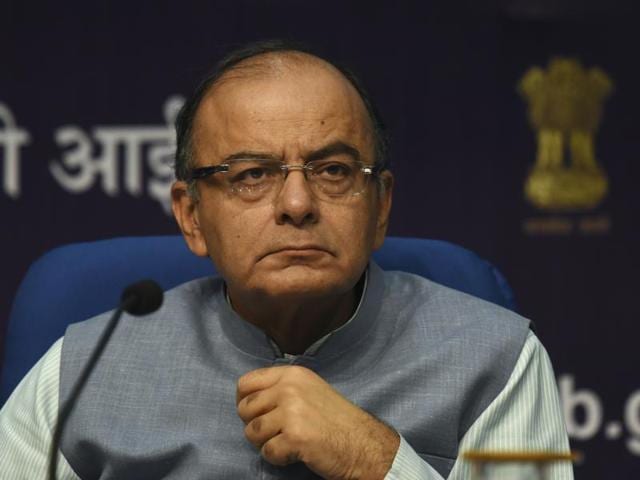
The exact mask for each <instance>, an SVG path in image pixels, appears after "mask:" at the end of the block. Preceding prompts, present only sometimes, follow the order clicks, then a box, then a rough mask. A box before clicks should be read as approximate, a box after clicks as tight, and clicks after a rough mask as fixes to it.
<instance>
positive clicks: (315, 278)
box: [249, 265, 360, 298]
mask: <svg viewBox="0 0 640 480" xmlns="http://www.w3.org/2000/svg"><path fill="white" fill-rule="evenodd" d="M359 277H360V275H359V274H358V275H356V276H355V278H351V276H350V275H345V273H344V272H342V271H340V270H337V269H335V270H334V269H328V268H320V269H318V268H313V267H310V266H308V265H290V266H288V267H287V268H284V269H279V270H277V271H271V272H265V273H264V274H261V275H259V276H258V278H256V279H254V280H255V281H253V282H249V284H250V285H252V286H253V287H254V288H256V289H257V290H260V291H261V293H263V294H264V295H266V296H269V297H280V298H300V297H307V298H318V297H324V296H330V295H341V294H344V293H346V292H348V291H349V290H351V289H352V288H353V287H354V286H355V284H356V283H357V281H358V279H359Z"/></svg>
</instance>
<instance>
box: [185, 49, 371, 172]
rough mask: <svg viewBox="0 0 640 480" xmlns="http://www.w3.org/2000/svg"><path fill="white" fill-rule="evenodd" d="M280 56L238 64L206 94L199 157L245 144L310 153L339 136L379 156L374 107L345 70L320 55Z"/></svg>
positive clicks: (197, 139) (197, 126) (199, 116)
mask: <svg viewBox="0 0 640 480" xmlns="http://www.w3.org/2000/svg"><path fill="white" fill-rule="evenodd" d="M278 62H279V63H278ZM278 62H276V63H275V64H268V65H257V66H256V68H251V67H252V66H251V65H250V66H249V67H247V68H242V69H239V70H238V71H231V72H229V73H228V74H225V75H224V76H223V78H222V79H221V81H220V82H219V83H217V84H216V85H215V86H214V87H213V88H212V89H211V91H210V92H209V93H208V94H207V95H206V96H205V98H204V99H203V101H202V103H201V104H200V107H199V108H198V111H197V113H196V117H195V121H194V131H193V136H194V150H195V153H196V159H197V162H198V163H199V164H203V163H204V162H207V163H210V162H212V161H215V160H219V159H220V158H224V157H225V156H228V155H231V154H234V153H237V151H239V150H240V151H258V152H262V151H264V152H265V153H270V154H276V155H283V156H288V155H303V154H304V153H307V152H309V151H312V150H314V149H317V148H321V147H323V146H325V145H326V144H328V143H331V142H335V141H342V142H345V143H348V144H351V145H353V146H354V147H355V148H357V149H358V150H360V152H361V154H362V156H363V158H367V157H368V156H369V155H372V151H373V147H372V145H373V142H372V135H371V133H372V129H371V125H370V120H369V117H368V115H367V112H366V108H365V106H364V104H363V102H362V99H361V98H360V96H359V95H358V93H357V91H356V90H355V88H354V87H353V86H352V85H351V83H350V82H349V81H348V80H346V79H345V78H344V77H343V76H342V74H341V73H340V72H338V71H337V70H336V69H335V68H334V67H333V66H331V65H329V64H326V63H325V62H324V61H322V60H320V59H315V58H314V57H311V59H310V60H308V61H303V62H296V63H292V62H287V61H286V59H285V60H282V59H279V60H278Z"/></svg>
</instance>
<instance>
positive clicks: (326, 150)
mask: <svg viewBox="0 0 640 480" xmlns="http://www.w3.org/2000/svg"><path fill="white" fill-rule="evenodd" d="M341 154H346V155H349V156H350V157H352V158H353V159H354V160H360V152H359V151H358V149H357V148H355V147H354V146H352V145H349V144H347V143H345V142H341V141H337V142H333V143H330V144H329V145H326V146H324V147H322V148H320V149H318V150H315V151H313V152H311V153H309V154H308V155H306V156H305V157H304V161H305V163H306V162H312V161H314V160H322V159H324V158H328V157H331V156H333V155H341ZM237 159H242V160H278V161H282V157H280V156H278V155H273V154H270V153H264V152H255V151H253V152H252V151H245V152H237V153H233V154H231V155H229V156H227V157H225V158H224V162H223V163H226V162H229V161H231V160H237Z"/></svg>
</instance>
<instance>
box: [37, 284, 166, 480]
mask: <svg viewBox="0 0 640 480" xmlns="http://www.w3.org/2000/svg"><path fill="white" fill-rule="evenodd" d="M162 300H163V292H162V289H161V288H160V286H159V285H158V284H157V283H156V282H154V281H153V280H141V281H139V282H136V283H133V284H131V285H129V286H128V287H126V288H125V289H124V291H123V292H122V296H121V297H120V303H119V305H118V308H116V310H115V311H114V312H113V315H112V316H111V318H110V319H109V323H107V326H106V327H105V328H104V330H103V332H102V334H101V335H100V338H99V339H98V343H97V344H96V346H95V348H94V350H93V352H92V353H91V356H90V357H89V361H88V362H87V364H86V365H85V367H84V369H83V370H82V372H81V373H80V376H79V377H78V380H77V381H76V383H75V385H74V386H73V388H72V389H71V393H70V394H69V397H68V399H67V401H66V402H65V403H64V405H62V406H61V408H60V409H59V413H58V419H57V421H56V426H55V429H54V431H53V437H52V440H51V450H50V451H49V472H48V479H49V480H55V479H56V469H57V466H58V449H59V448H60V441H61V439H62V432H63V430H64V426H65V424H66V422H67V419H68V418H69V414H70V413H71V410H73V406H74V405H75V403H76V400H77V399H78V396H79V395H80V392H81V391H82V389H83V388H84V386H85V384H86V383H87V379H88V378H89V375H91V372H92V371H93V368H94V367H95V365H96V363H97V362H98V360H99V359H100V356H101V355H102V352H103V350H104V348H105V346H106V345H107V343H108V342H109V339H110V338H111V334H113V331H114V330H115V328H116V325H117V324H118V321H119V320H120V317H121V316H122V313H123V312H127V313H129V314H131V315H135V316H142V315H147V314H149V313H152V312H155V311H156V310H158V309H159V308H160V306H161V305H162Z"/></svg>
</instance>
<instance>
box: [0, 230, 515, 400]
mask: <svg viewBox="0 0 640 480" xmlns="http://www.w3.org/2000/svg"><path fill="white" fill-rule="evenodd" d="M374 258H375V260H376V262H378V264H379V265H380V266H381V267H382V268H383V269H385V270H402V271H406V272H411V273H415V274H417V275H420V276H423V277H426V278H428V279H431V280H433V281H435V282H438V283H441V284H443V285H447V286H449V287H452V288H455V289H457V290H461V291H463V292H466V293H469V294H471V295H475V296H477V297H480V298H483V299H485V300H488V301H490V302H493V303H496V304H498V305H501V306H504V307H506V308H510V309H512V310H515V302H514V298H513V293H512V291H511V289H510V288H509V286H508V284H507V282H506V281H505V279H504V277H503V276H502V275H501V274H500V272H498V270H497V269H496V268H494V267H493V266H492V265H491V264H490V263H489V262H487V261H485V260H483V259H481V258H480V257H478V256H477V255H475V254H474V253H472V252H470V251H468V250H465V249H464V248H462V247H459V246H457V245H453V244H451V243H447V242H443V241H437V240H425V239H418V238H399V237H388V238H387V239H386V241H385V244H384V246H383V247H382V248H381V249H380V250H379V251H377V252H376V253H375V254H374ZM215 273H216V272H215V269H214V267H213V265H212V263H211V261H210V260H209V259H208V258H199V257H196V256H194V255H193V254H192V253H191V252H190V251H189V250H188V248H187V247H186V245H185V242H184V240H183V239H182V237H181V236H160V237H123V238H113V239H109V240H100V241H95V242H88V243H75V244H71V245H67V246H63V247H60V248H56V249H54V250H52V251H50V252H49V253H47V254H45V255H44V256H42V257H41V258H40V259H39V260H37V261H36V262H35V263H34V264H33V265H32V266H31V268H30V269H29V271H28V272H27V275H26V276H25V278H24V280H23V281H22V283H21V285H20V287H19V289H18V293H17V295H16V298H15V300H14V303H13V308H12V311H11V314H10V316H9V324H8V329H7V334H6V339H5V358H4V362H3V368H2V383H1V386H0V405H2V404H4V402H5V401H6V399H7V398H8V397H9V395H10V393H11V392H12V391H13V389H14V388H15V387H16V385H17V384H18V382H19V381H20V379H21V378H22V377H23V376H24V375H25V374H26V373H27V372H28V371H29V369H30V368H31V367H32V366H33V365H34V364H35V363H36V361H37V360H38V359H39V358H40V357H41V356H42V355H43V354H44V352H46V350H47V349H48V348H49V347H50V346H51V345H52V344H53V342H55V341H56V340H57V339H58V338H60V337H61V336H62V335H63V334H64V332H65V329H66V327H67V325H69V324H71V323H75V322H79V321H82V320H85V319H87V318H90V317H92V316H94V315H97V314H99V313H102V312H105V311H107V310H111V309H113V308H114V307H115V306H116V304H117V303H118V301H119V299H120V294H121V292H122V289H123V288H124V287H125V286H127V285H128V284H130V283H132V282H135V281H136V280H140V279H142V278H152V279H154V280H156V281H157V282H158V283H159V284H160V285H161V286H162V288H163V289H165V290H168V289H170V288H172V287H174V286H176V285H179V284H181V283H184V282H186V281H189V280H192V279H194V278H198V277H203V276H207V275H214V274H215Z"/></svg>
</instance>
